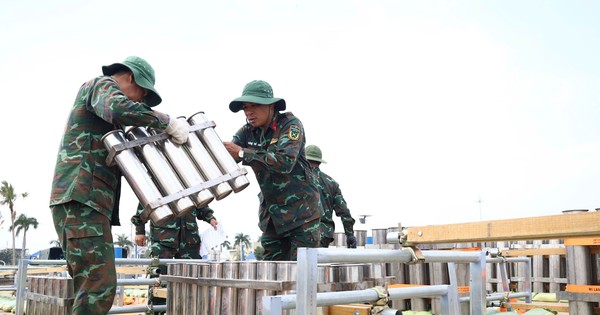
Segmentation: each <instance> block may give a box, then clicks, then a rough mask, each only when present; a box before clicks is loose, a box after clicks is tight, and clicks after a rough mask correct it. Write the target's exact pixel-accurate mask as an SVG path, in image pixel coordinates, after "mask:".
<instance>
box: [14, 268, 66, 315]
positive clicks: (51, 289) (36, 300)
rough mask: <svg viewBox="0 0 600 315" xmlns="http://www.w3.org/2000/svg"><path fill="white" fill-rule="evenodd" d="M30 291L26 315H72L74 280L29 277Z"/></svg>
mask: <svg viewBox="0 0 600 315" xmlns="http://www.w3.org/2000/svg"><path fill="white" fill-rule="evenodd" d="M27 282H28V283H29V291H28V292H27V300H26V303H27V304H26V312H25V314H26V315H70V314H72V309H73V298H74V293H73V279H71V278H65V277H27Z"/></svg>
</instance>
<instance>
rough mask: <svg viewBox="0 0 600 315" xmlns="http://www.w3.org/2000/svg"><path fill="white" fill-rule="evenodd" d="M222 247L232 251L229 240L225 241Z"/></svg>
mask: <svg viewBox="0 0 600 315" xmlns="http://www.w3.org/2000/svg"><path fill="white" fill-rule="evenodd" d="M221 247H225V248H226V249H228V250H229V249H231V242H229V240H225V241H223V243H221Z"/></svg>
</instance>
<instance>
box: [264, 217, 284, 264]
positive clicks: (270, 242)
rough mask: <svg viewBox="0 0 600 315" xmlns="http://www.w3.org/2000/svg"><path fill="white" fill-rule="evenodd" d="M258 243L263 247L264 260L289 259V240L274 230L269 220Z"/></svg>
mask: <svg viewBox="0 0 600 315" xmlns="http://www.w3.org/2000/svg"><path fill="white" fill-rule="evenodd" d="M260 243H261V245H262V247H263V248H264V249H265V252H264V254H263V259H264V260H279V261H281V260H290V240H289V238H287V237H284V236H282V235H278V234H277V233H276V232H275V227H274V226H273V223H271V221H269V224H268V225H267V229H266V230H265V231H264V232H263V234H262V236H261V237H260Z"/></svg>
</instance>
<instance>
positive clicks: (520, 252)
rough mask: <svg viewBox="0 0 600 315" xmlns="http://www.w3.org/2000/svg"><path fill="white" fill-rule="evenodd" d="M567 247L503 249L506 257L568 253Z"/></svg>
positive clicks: (503, 254)
mask: <svg viewBox="0 0 600 315" xmlns="http://www.w3.org/2000/svg"><path fill="white" fill-rule="evenodd" d="M566 253H567V249H566V248H564V247H562V248H531V249H503V250H502V256H504V257H519V256H544V255H563V256H564V255H566Z"/></svg>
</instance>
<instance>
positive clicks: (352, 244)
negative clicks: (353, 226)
mask: <svg viewBox="0 0 600 315" xmlns="http://www.w3.org/2000/svg"><path fill="white" fill-rule="evenodd" d="M346 245H347V246H348V248H356V236H354V235H346Z"/></svg>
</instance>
